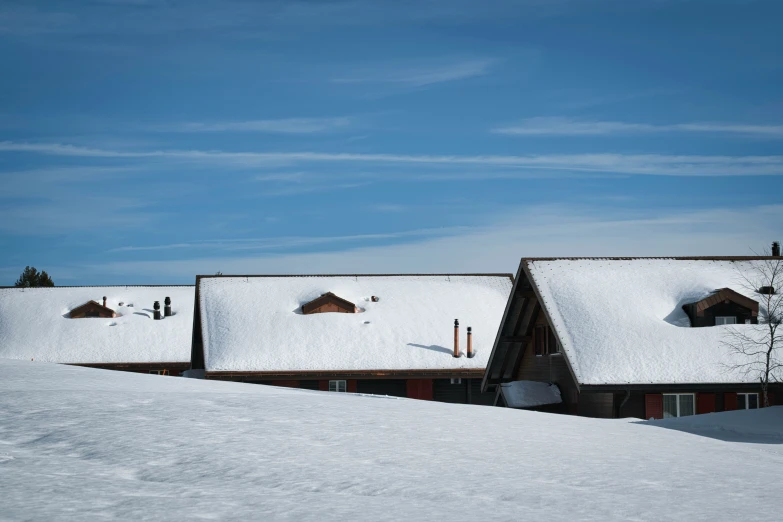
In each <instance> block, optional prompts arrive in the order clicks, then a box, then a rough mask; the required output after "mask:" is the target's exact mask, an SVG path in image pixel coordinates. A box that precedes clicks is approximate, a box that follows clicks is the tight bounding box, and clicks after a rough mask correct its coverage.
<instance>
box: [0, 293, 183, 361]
mask: <svg viewBox="0 0 783 522" xmlns="http://www.w3.org/2000/svg"><path fill="white" fill-rule="evenodd" d="M193 295H194V287H133V286H127V287H126V286H108V287H100V286H91V287H54V288H2V289H0V358H7V359H25V360H28V361H29V360H30V359H34V360H36V361H45V362H56V363H157V362H189V361H190V344H191V337H192V331H193ZM104 296H106V297H107V303H106V304H107V306H108V307H109V308H111V309H113V310H114V311H115V312H116V313H117V315H118V317H115V318H110V319H102V318H82V319H71V318H70V317H69V312H70V311H71V310H73V309H74V308H76V307H78V306H81V305H83V304H84V303H86V302H87V301H90V300H92V301H96V302H97V303H99V304H103V297H104ZM167 296H168V297H170V298H171V307H172V311H173V312H174V314H175V315H173V316H171V317H166V318H164V319H162V320H159V321H155V320H154V319H153V318H152V317H153V314H152V311H153V308H152V306H153V303H154V302H155V301H160V312H161V314H163V307H164V302H163V300H164V299H165V298H166V297H167ZM121 302H122V303H123V305H124V306H120V305H119V303H121ZM130 305H133V306H130Z"/></svg>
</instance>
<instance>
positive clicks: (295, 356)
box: [199, 276, 512, 371]
mask: <svg viewBox="0 0 783 522" xmlns="http://www.w3.org/2000/svg"><path fill="white" fill-rule="evenodd" d="M511 285H512V283H511V279H510V278H509V277H507V276H339V277H307V276H302V277H248V278H246V277H219V278H204V279H201V286H200V291H199V295H200V303H199V304H200V307H201V317H202V331H203V334H204V356H205V363H206V368H207V371H228V370H234V371H287V370H410V369H465V368H467V369H483V368H485V367H486V365H487V360H488V358H489V354H490V352H491V351H492V343H493V342H494V341H495V335H496V334H497V331H498V327H499V325H500V320H501V318H502V316H503V310H504V309H505V306H506V301H507V299H508V296H509V293H510V292H511ZM326 292H333V293H335V294H336V295H338V296H339V297H341V298H343V299H347V300H348V301H351V302H352V303H354V304H355V305H356V306H357V307H359V308H360V309H362V310H363V312H362V313H358V314H344V313H322V314H312V315H303V314H302V313H301V307H302V305H303V304H304V303H307V302H309V301H311V300H313V299H315V298H316V297H319V296H320V295H321V294H324V293H326ZM372 296H377V297H378V298H379V300H378V302H373V301H372V300H371V297H372ZM454 319H459V321H460V328H461V340H460V344H461V349H462V351H463V353H464V351H465V338H466V329H467V327H468V326H471V327H472V328H473V346H474V350H475V352H476V356H475V357H474V358H472V359H468V358H467V357H464V356H463V357H460V358H454V357H452V351H453V346H454Z"/></svg>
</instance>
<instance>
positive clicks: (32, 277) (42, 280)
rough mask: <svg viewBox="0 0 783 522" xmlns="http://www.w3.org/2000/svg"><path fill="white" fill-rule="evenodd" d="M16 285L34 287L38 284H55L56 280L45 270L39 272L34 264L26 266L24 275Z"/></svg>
mask: <svg viewBox="0 0 783 522" xmlns="http://www.w3.org/2000/svg"><path fill="white" fill-rule="evenodd" d="M14 286H16V287H19V288H33V287H38V286H54V281H52V278H51V277H49V274H47V273H46V271H45V270H42V271H41V272H39V271H38V270H36V268H35V267H34V266H27V267H25V269H24V271H23V272H22V275H20V276H19V279H17V280H16V283H14Z"/></svg>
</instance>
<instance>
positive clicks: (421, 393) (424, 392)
mask: <svg viewBox="0 0 783 522" xmlns="http://www.w3.org/2000/svg"><path fill="white" fill-rule="evenodd" d="M405 389H406V394H405V395H406V396H407V397H408V398H409V399H419V400H422V401H431V400H432V399H433V395H432V379H408V380H407V381H406V382H405Z"/></svg>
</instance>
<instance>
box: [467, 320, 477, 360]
mask: <svg viewBox="0 0 783 522" xmlns="http://www.w3.org/2000/svg"><path fill="white" fill-rule="evenodd" d="M474 355H476V354H474V353H473V328H471V327H470V326H468V359H472V358H473V356H474Z"/></svg>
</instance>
